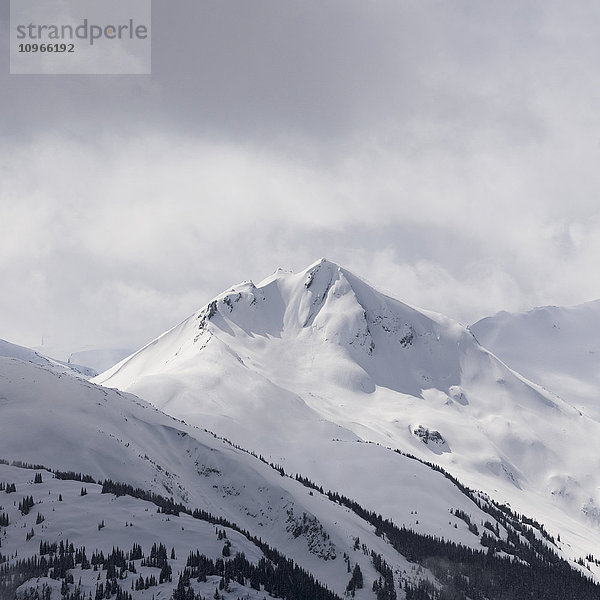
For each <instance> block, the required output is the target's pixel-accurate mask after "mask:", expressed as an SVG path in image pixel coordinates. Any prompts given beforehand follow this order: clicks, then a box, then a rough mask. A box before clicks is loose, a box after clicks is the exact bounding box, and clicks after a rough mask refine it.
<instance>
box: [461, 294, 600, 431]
mask: <svg viewBox="0 0 600 600" xmlns="http://www.w3.org/2000/svg"><path fill="white" fill-rule="evenodd" d="M470 329H471V331H473V333H474V334H475V335H476V336H477V339H478V340H479V341H480V342H481V343H482V344H483V345H484V346H486V347H487V348H489V349H490V350H491V351H492V352H494V354H496V355H497V356H498V357H500V358H501V359H502V360H503V361H504V362H505V363H506V364H508V365H510V366H511V367H512V368H513V369H516V370H517V371H519V372H520V373H522V374H523V375H525V376H526V377H528V378H529V379H531V380H532V381H535V382H536V383H539V384H540V385H543V386H544V387H545V388H547V389H551V390H552V391H554V392H556V393H557V394H559V395H560V396H561V397H562V398H563V399H565V400H566V401H567V402H569V403H571V404H573V405H574V406H576V407H577V408H578V409H579V410H581V411H583V412H585V413H586V414H588V415H589V416H591V417H593V418H594V419H596V420H600V300H596V301H594V302H586V303H585V304H579V305H576V306H569V307H559V306H544V307H540V308H535V309H533V310H530V311H527V312H522V313H509V312H500V313H498V314H497V315H494V316H493V317H487V318H485V319H482V320H481V321H478V322H477V323H475V324H474V325H471V327H470Z"/></svg>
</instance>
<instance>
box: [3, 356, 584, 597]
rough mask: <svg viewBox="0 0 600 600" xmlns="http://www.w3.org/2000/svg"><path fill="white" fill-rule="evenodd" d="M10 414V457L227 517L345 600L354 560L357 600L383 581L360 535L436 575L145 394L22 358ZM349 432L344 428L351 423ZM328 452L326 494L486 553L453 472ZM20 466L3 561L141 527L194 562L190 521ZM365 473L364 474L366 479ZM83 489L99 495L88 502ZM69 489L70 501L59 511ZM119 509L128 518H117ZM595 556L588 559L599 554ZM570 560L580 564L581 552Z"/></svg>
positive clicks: (365, 448)
mask: <svg viewBox="0 0 600 600" xmlns="http://www.w3.org/2000/svg"><path fill="white" fill-rule="evenodd" d="M0 414H1V416H2V421H1V431H2V435H0V458H3V459H5V460H9V461H15V460H17V461H25V462H28V463H34V464H36V463H38V464H42V465H45V466H47V467H49V468H53V469H59V470H63V471H65V470H70V471H75V472H79V473H84V474H89V475H91V476H93V477H94V478H96V479H105V478H111V479H113V480H116V481H121V482H127V483H129V484H131V485H133V486H134V487H140V488H142V489H145V490H152V491H155V492H156V493H159V494H162V495H163V496H173V497H174V498H175V499H176V500H177V501H182V502H183V503H184V504H186V505H187V506H189V507H190V508H201V509H204V510H206V511H208V512H210V513H212V514H213V515H215V516H220V517H224V518H226V519H228V520H229V521H231V522H233V523H236V524H237V525H238V526H240V527H242V528H243V529H246V530H247V531H249V532H250V533H251V534H253V535H255V536H258V537H260V538H262V540H264V541H265V542H267V543H268V544H270V545H271V546H272V547H274V548H277V549H278V550H279V551H280V552H282V553H283V554H285V555H286V556H288V557H289V558H292V559H294V560H295V561H296V562H297V563H298V564H299V565H300V566H302V567H303V568H305V569H306V570H308V571H309V572H310V573H312V574H313V575H314V576H315V577H316V578H317V579H318V580H320V581H322V582H324V583H326V584H327V585H328V586H329V587H330V588H333V589H334V590H335V591H337V592H338V593H339V594H343V592H344V590H345V586H346V584H347V582H348V578H349V576H348V573H347V569H346V565H345V563H344V561H343V560H342V555H343V553H347V554H348V555H349V556H350V557H351V562H352V564H354V563H357V562H358V563H359V564H360V566H361V570H362V572H363V575H364V577H365V582H366V585H365V590H364V591H363V592H360V594H357V597H358V598H360V597H365V598H368V597H371V592H370V589H371V585H372V582H373V581H374V580H375V578H376V577H378V575H377V573H376V572H375V570H374V569H373V566H372V564H371V562H370V559H369V557H368V556H367V555H365V554H363V552H362V551H356V550H354V549H353V546H354V540H355V538H356V537H359V538H360V540H361V544H363V543H364V544H366V546H367V547H368V549H369V550H370V549H373V550H375V551H376V552H377V553H379V554H381V555H382V556H384V558H386V560H388V562H389V563H390V564H393V565H394V567H395V570H396V573H397V576H398V578H399V577H400V575H401V574H402V575H403V576H405V577H406V576H408V577H409V578H411V577H412V578H413V579H414V578H418V577H423V576H427V572H426V571H424V572H422V573H421V574H419V573H418V572H416V566H415V565H412V564H410V563H408V562H407V561H406V560H405V559H404V558H403V557H402V556H400V555H399V554H398V553H397V552H396V551H395V550H394V549H393V548H392V547H391V546H390V545H389V543H388V542H386V541H385V540H384V539H382V538H380V537H378V536H376V535H375V532H374V528H373V527H372V526H371V525H370V524H368V523H367V522H365V521H364V520H362V519H361V518H359V517H358V516H357V515H356V514H354V513H353V512H350V511H349V510H348V509H346V508H343V507H342V506H340V505H338V504H336V503H334V502H332V501H330V500H329V499H328V498H327V497H326V496H324V495H322V494H320V493H318V492H317V491H312V490H310V489H308V488H306V487H304V486H303V485H302V484H300V483H299V482H297V481H295V480H294V479H293V478H290V477H282V476H281V475H280V473H279V472H278V471H276V470H275V469H273V468H272V467H270V466H268V465H266V464H265V463H264V462H262V461H260V460H259V459H258V458H256V457H254V456H252V455H251V454H249V453H248V452H245V451H243V450H241V449H238V448H235V447H233V446H232V445H231V444H230V443H228V442H226V441H224V440H222V439H219V438H217V437H215V435H214V434H212V433H210V432H207V431H205V430H203V429H200V428H198V427H193V426H191V425H187V424H186V423H183V422H181V421H178V420H176V419H174V418H172V417H170V416H168V415H166V414H164V413H162V412H161V411H159V410H158V409H156V408H155V407H153V406H152V405H150V404H148V403H147V402H145V401H143V400H141V399H139V398H137V397H135V396H133V395H132V394H129V393H123V392H120V391H118V390H111V389H107V388H103V387H100V386H97V385H95V384H93V383H91V382H89V381H86V380H82V379H77V378H74V377H70V376H67V375H65V374H61V373H55V372H53V371H51V370H48V369H45V368H43V367H39V366H36V365H34V364H32V363H30V362H24V361H22V360H19V359H16V358H0ZM336 429H337V430H338V431H342V430H341V428H340V427H339V426H336ZM342 433H343V435H345V437H347V438H350V437H352V436H351V435H350V434H349V433H344V432H343V431H342ZM264 435H268V433H267V432H264ZM319 443H320V448H321V449H325V448H326V449H327V452H328V453H329V457H328V460H327V461H322V464H323V465H324V466H325V467H326V468H324V470H323V475H324V476H327V477H328V478H329V479H330V480H329V481H327V482H326V487H325V489H328V488H331V489H336V486H335V484H336V483H339V484H340V485H341V487H347V488H348V489H354V490H355V491H356V492H357V494H356V496H355V499H357V500H359V501H361V502H364V505H365V506H366V507H367V508H377V509H378V508H382V509H384V510H385V512H386V513H387V514H393V515H394V517H395V520H396V524H397V525H399V526H401V525H403V524H405V525H407V526H408V527H410V528H413V529H415V530H416V531H419V532H421V533H426V534H433V535H438V536H443V537H445V538H446V539H453V540H455V541H457V542H460V543H462V544H465V545H468V546H470V547H474V548H480V547H481V546H480V543H479V537H478V536H477V535H473V534H472V533H471V532H470V531H469V530H468V528H467V525H466V523H465V522H464V521H462V520H461V519H459V518H457V517H455V516H454V515H452V514H451V513H450V510H451V509H460V510H462V511H464V512H466V513H467V514H469V515H470V516H471V517H472V520H473V522H475V523H478V524H481V523H482V522H483V521H485V520H492V519H491V518H490V517H489V515H487V514H486V513H484V512H482V511H481V510H480V509H479V508H478V507H477V506H476V505H475V504H474V503H473V502H472V501H471V500H470V499H469V498H468V497H467V496H465V495H464V494H463V493H462V492H461V491H460V490H459V489H458V488H457V487H456V486H455V485H454V484H452V483H451V482H450V481H449V480H448V479H447V478H445V477H444V476H443V475H442V474H440V473H438V472H436V471H434V470H432V469H430V468H428V467H426V466H425V465H423V464H421V463H419V462H418V461H416V460H412V459H409V458H407V457H405V456H401V455H399V454H397V453H394V452H391V451H389V450H386V449H385V448H383V447H381V446H378V445H376V444H368V443H361V442H359V441H357V438H356V436H353V439H352V440H349V441H346V442H341V441H331V440H329V441H328V442H327V443H324V442H319ZM313 458H314V456H313ZM300 462H301V461H300ZM332 462H335V463H336V464H337V467H338V469H337V470H338V474H337V476H336V477H332V476H331V474H330V472H329V467H330V465H331V463H332ZM11 469H12V470H11ZM15 469H16V468H15V467H9V466H6V465H0V481H6V482H11V481H16V482H17V494H16V495H12V496H8V495H6V499H8V500H10V502H7V501H6V500H4V498H2V495H3V493H2V492H0V505H4V507H5V509H6V508H9V509H10V511H11V523H13V522H14V523H15V524H14V526H13V525H11V526H9V528H8V529H7V532H6V535H5V536H4V537H3V539H2V552H3V553H4V554H7V555H10V554H14V551H15V550H17V551H18V556H20V557H23V556H27V555H28V552H33V551H34V550H35V549H36V548H37V547H38V545H39V540H40V537H43V539H46V540H47V541H56V540H60V539H64V538H65V537H69V539H70V540H71V541H73V543H75V544H80V543H81V544H83V543H85V545H86V547H87V548H88V551H90V553H91V551H92V550H93V549H94V547H95V546H97V547H99V548H103V547H106V548H110V547H112V545H113V544H116V543H119V544H120V545H123V544H124V542H123V540H129V541H132V540H133V539H134V538H133V537H132V535H133V530H132V529H131V528H129V529H127V530H125V531H124V523H125V522H126V521H128V520H129V521H133V522H134V524H135V527H137V528H138V529H136V535H137V532H138V531H139V532H141V533H140V535H141V536H142V538H143V539H142V543H143V545H144V547H145V549H146V550H147V547H148V545H149V544H150V543H151V542H152V541H157V542H158V541H163V542H164V543H166V544H167V545H168V547H169V548H170V547H171V546H175V547H176V549H178V553H179V554H181V555H182V556H183V553H187V551H188V546H189V544H190V543H191V542H190V539H191V538H190V535H191V534H190V533H183V531H184V530H180V525H181V523H179V524H178V523H175V524H174V525H165V524H164V523H163V522H162V521H161V523H159V522H158V520H156V519H157V517H156V515H153V516H152V515H149V514H148V515H146V516H144V515H143V514H141V513H142V512H144V513H145V512H146V511H145V508H144V506H145V503H143V502H141V501H134V500H132V499H121V498H120V499H118V500H113V501H111V502H109V500H107V497H106V496H102V495H100V494H99V492H98V487H97V486H94V485H91V484H81V483H77V482H60V481H57V480H53V479H50V476H49V475H44V482H45V483H44V484H43V485H42V484H33V483H32V481H30V480H32V479H33V472H32V471H28V470H23V469H16V470H15ZM355 471H356V472H358V473H359V474H360V475H359V478H358V479H357V480H356V481H354V472H355ZM316 472H317V473H318V469H316ZM366 473H370V474H371V480H370V482H369V486H370V488H369V489H361V488H360V486H358V483H362V484H364V483H366V480H365V474H366ZM346 480H347V481H346ZM345 483H349V484H350V485H348V486H344V485H343V484H345ZM84 485H85V487H86V488H88V492H89V497H88V496H86V497H80V496H78V493H77V492H78V491H79V490H80V488H81V487H82V486H84ZM64 486H67V487H66V488H65V487H64ZM39 490H41V492H42V496H43V498H42V496H40V492H39ZM61 492H62V493H63V495H64V496H65V502H67V501H68V502H70V504H61V505H60V506H58V504H53V503H54V502H56V497H57V495H58V493H61ZM30 493H34V494H33V495H34V497H35V499H36V501H37V499H38V496H39V497H40V498H42V500H43V503H44V505H46V506H43V507H40V511H41V512H43V514H44V516H45V517H46V519H47V521H46V522H45V524H44V526H43V527H41V528H38V527H35V526H34V527H35V531H36V537H35V538H33V540H32V541H31V542H29V544H28V542H27V541H26V539H25V534H26V533H27V532H28V531H29V527H30V526H33V523H30V522H29V521H30V520H31V519H33V518H34V517H31V515H30V516H29V517H24V518H23V519H19V518H18V515H17V512H16V509H15V510H13V508H14V507H12V506H11V505H12V504H13V500H17V499H20V498H21V497H22V496H24V495H27V494H30ZM69 499H70V500H69ZM115 503H116V504H115ZM50 505H51V506H52V508H53V509H55V510H53V511H52V513H53V514H49V512H48V511H49V510H50ZM115 507H122V508H119V511H118V512H116V513H115V512H114V511H115V510H116V508H115ZM146 508H147V506H146ZM36 512H37V509H35V510H33V511H32V513H34V514H35V513H36ZM154 512H155V511H154ZM54 513H56V514H54ZM304 514H306V515H307V517H308V518H309V520H311V522H313V523H315V527H314V528H313V530H312V531H311V532H309V533H305V534H303V535H301V536H299V537H294V536H293V535H292V534H291V533H290V525H291V522H292V520H293V519H301V518H302V516H303V515H304ZM126 515H129V517H126ZM28 518H29V520H27V519H28ZM101 518H104V519H105V520H106V524H107V527H106V530H104V529H103V530H102V533H101V534H100V535H97V533H96V532H94V528H96V525H97V523H98V522H99V521H100V519H101ZM182 518H184V517H182ZM152 519H154V520H152ZM185 519H187V517H185ZM109 523H110V527H109ZM184 527H185V531H186V532H189V527H191V530H192V531H195V529H194V527H196V525H194V526H192V525H190V524H189V523H186V524H185V526H184ZM198 527H200V526H198ZM165 528H166V529H165ZM109 532H112V533H111V534H110V535H108V533H109ZM321 532H323V533H321ZM92 533H93V535H92ZM88 534H90V535H89V536H88ZM324 534H326V535H324ZM128 535H129V536H130V537H129V538H128V537H127V536H128ZM90 536H91V537H90ZM103 536H104V537H103ZM198 536H199V537H197V538H194V539H196V540H197V543H198V545H200V548H199V549H200V550H201V551H203V550H202V548H203V544H204V542H203V541H202V540H203V539H204V538H203V537H202V536H204V534H202V535H200V533H199V534H198ZM192 537H193V536H192ZM209 537H210V536H209ZM85 540H89V541H85ZM207 543H208V544H209V548H212V546H211V544H213V545H214V541H210V542H207ZM182 547H183V548H184V552H182V551H181V548H182ZM582 548H585V549H586V550H587V545H586V544H583V545H582ZM211 551H212V550H211ZM333 554H335V556H336V558H335V559H333ZM579 554H581V552H579V553H578V554H577V556H578V555H579ZM326 557H327V560H326ZM565 557H566V558H571V556H570V553H565ZM419 571H421V570H420V569H419ZM139 597H146V596H143V595H141V596H139ZM401 597H402V595H400V596H399V598H401Z"/></svg>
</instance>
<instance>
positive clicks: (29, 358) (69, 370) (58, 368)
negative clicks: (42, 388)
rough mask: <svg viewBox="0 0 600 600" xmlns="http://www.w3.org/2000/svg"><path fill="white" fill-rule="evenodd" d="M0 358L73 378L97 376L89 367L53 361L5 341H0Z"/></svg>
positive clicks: (96, 372)
mask: <svg viewBox="0 0 600 600" xmlns="http://www.w3.org/2000/svg"><path fill="white" fill-rule="evenodd" d="M0 356H4V357H7V358H18V359H19V360H23V361H26V362H30V363H33V364H34V365H38V366H40V367H44V368H46V369H49V370H51V371H54V372H55V373H65V374H67V375H74V376H75V377H85V378H90V377H94V375H97V374H98V371H96V370H94V369H92V368H90V367H86V366H81V365H79V364H76V363H74V364H70V363H66V362H63V361H60V360H55V359H54V358H49V357H47V356H44V355H43V354H40V353H39V352H36V351H34V350H31V349H30V348H25V347H24V346H18V345H17V344H11V343H10V342H7V341H6V340H0Z"/></svg>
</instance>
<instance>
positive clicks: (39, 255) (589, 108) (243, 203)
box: [0, 0, 600, 348]
mask: <svg viewBox="0 0 600 600" xmlns="http://www.w3.org/2000/svg"><path fill="white" fill-rule="evenodd" d="M153 8H154V15H153V38H154V39H153V75H152V76H151V77H145V76H131V77H126V76H119V77H110V76H100V77H94V76H88V77H85V76H79V77H70V76H48V77H45V76H9V75H6V74H2V75H0V89H2V93H1V94H0V111H1V114H2V118H1V121H0V133H1V134H2V137H1V140H0V177H1V184H0V210H1V212H2V221H3V222H4V223H9V224H10V226H9V227H5V230H4V232H3V235H2V236H1V238H0V277H1V278H2V281H3V289H4V290H5V293H4V294H2V296H1V297H0V337H6V338H8V339H11V340H12V341H15V342H18V343H24V344H27V345H34V344H36V343H38V342H39V338H40V337H41V335H42V334H45V335H46V336H49V337H51V338H53V339H54V340H55V341H56V343H57V344H64V345H67V346H70V347H73V348H75V347H78V346H81V345H84V344H86V343H91V344H98V345H103V344H106V345H138V344H141V343H143V342H144V341H147V340H148V339H149V338H151V337H152V336H154V335H156V334H157V333H159V332H160V331H162V330H163V329H165V328H167V327H169V326H171V325H173V324H174V323H175V322H177V320H179V319H181V318H184V317H185V316H186V315H187V314H188V313H190V312H192V311H193V310H195V309H196V308H198V307H199V306H200V305H201V304H203V303H204V302H206V301H208V300H209V299H210V298H211V297H212V296H214V295H215V294H217V293H218V292H220V291H221V290H222V289H224V288H226V287H227V286H229V285H231V284H233V283H234V282H236V281H238V280H242V279H247V278H254V279H255V280H259V279H261V278H262V277H264V276H266V275H267V274H268V273H270V272H271V271H273V270H274V269H275V268H276V267H277V266H283V267H287V268H292V269H299V268H302V267H304V266H306V265H307V264H308V263H310V262H312V261H313V260H315V259H316V258H318V257H319V256H323V255H324V256H328V257H329V258H331V259H332V260H337V261H338V262H341V263H342V264H344V265H345V266H347V267H348V268H350V269H352V270H354V271H355V272H356V273H357V274H358V275H362V276H364V277H366V279H367V280H369V281H370V282H372V283H373V284H375V285H377V286H378V287H380V288H383V289H384V290H385V291H387V292H388V293H391V294H393V295H395V296H397V297H399V298H401V299H403V300H405V301H407V302H410V303H414V304H417V305H420V306H423V307H425V308H431V309H433V310H437V311H441V312H446V313H448V314H450V315H451V316H454V317H457V318H459V319H461V320H463V321H464V322H468V321H472V320H475V319H476V318H479V317H481V316H484V315H485V314H487V313H490V312H494V311H496V310H500V309H503V308H507V309H520V308H527V307H529V306H532V305H535V304H543V303H557V304H558V303H574V302H580V301H584V300H589V299H592V298H595V297H600V275H598V274H597V267H596V264H595V263H596V257H597V256H599V251H600V217H599V216H598V209H597V205H598V202H597V194H598V189H599V186H600V173H599V171H598V169H597V166H596V165H597V164H598V162H599V159H600V156H599V154H600V152H599V144H600V138H599V137H598V135H597V134H596V132H597V131H600V127H599V125H600V123H599V122H598V121H599V118H600V117H599V116H598V111H597V108H596V107H597V105H598V101H599V100H600V97H599V96H600V93H599V92H600V77H599V74H600V73H599V70H598V66H597V56H598V55H600V52H599V50H600V48H599V46H600V42H599V36H598V31H600V27H599V25H600V6H598V5H597V4H596V3H591V2H590V3H584V2H582V3H578V5H577V7H573V6H572V5H570V6H567V5H566V4H565V3H561V2H508V3H471V2H453V3H438V2H422V3H414V2H396V1H394V2H392V1H382V2H364V1H361V2H358V1H356V2H353V1H351V2H348V1H344V2H342V1H341V0H340V1H335V2H334V1H329V2H327V1H326V2H322V3H319V4H317V3H310V2H286V3H280V2H267V1H262V0H255V1H253V2H239V1H237V2H233V1H219V2H217V1H211V2H208V1H207V2H191V1H185V2H184V1H183V0H178V1H175V2H171V3H163V2H161V3H158V2H155V3H154V7H153ZM1 10H2V12H1V13H0V15H1V16H2V19H3V29H2V31H3V32H5V31H6V29H5V25H6V20H7V18H8V15H7V10H6V7H3V8H2V9H1ZM3 37H4V40H5V42H4V43H3V49H4V51H5V55H8V47H7V42H6V36H5V35H4V36H3Z"/></svg>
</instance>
